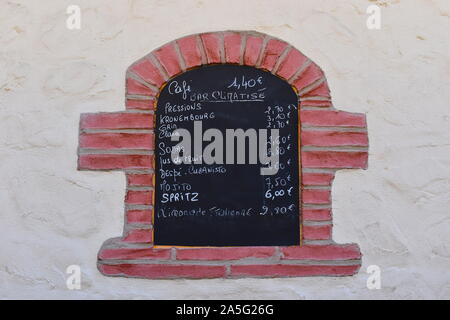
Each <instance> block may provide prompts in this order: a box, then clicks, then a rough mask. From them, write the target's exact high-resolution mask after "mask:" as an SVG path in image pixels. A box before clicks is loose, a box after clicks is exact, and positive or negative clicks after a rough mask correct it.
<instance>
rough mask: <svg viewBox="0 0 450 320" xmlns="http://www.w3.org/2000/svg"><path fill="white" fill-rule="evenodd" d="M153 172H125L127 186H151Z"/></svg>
mask: <svg viewBox="0 0 450 320" xmlns="http://www.w3.org/2000/svg"><path fill="white" fill-rule="evenodd" d="M153 177H154V176H153V174H127V178H128V185H129V186H140V187H151V186H153Z"/></svg>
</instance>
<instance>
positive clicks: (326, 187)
mask: <svg viewBox="0 0 450 320" xmlns="http://www.w3.org/2000/svg"><path fill="white" fill-rule="evenodd" d="M302 187H303V190H326V191H330V190H331V185H330V184H327V185H303V186H302Z"/></svg>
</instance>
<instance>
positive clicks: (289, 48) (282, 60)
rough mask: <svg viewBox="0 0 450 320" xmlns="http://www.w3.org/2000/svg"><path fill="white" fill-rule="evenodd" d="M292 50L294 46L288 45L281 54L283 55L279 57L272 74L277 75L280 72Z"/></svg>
mask: <svg viewBox="0 0 450 320" xmlns="http://www.w3.org/2000/svg"><path fill="white" fill-rule="evenodd" d="M292 50H293V48H292V46H291V45H289V44H288V45H287V46H286V48H284V49H283V52H281V54H280V55H279V56H278V58H277V61H276V62H275V65H274V66H273V69H272V71H271V72H270V73H272V74H276V73H277V72H278V70H279V69H280V66H281V64H282V63H283V62H284V60H285V59H286V57H287V56H288V54H289V53H290V52H291V51H292ZM286 81H287V80H286Z"/></svg>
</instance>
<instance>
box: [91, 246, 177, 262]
mask: <svg viewBox="0 0 450 320" xmlns="http://www.w3.org/2000/svg"><path fill="white" fill-rule="evenodd" d="M98 257H99V259H103V260H105V259H120V260H137V259H162V260H167V259H170V249H153V248H142V249H132V248H114V249H103V250H102V251H101V252H100V254H99V256H98Z"/></svg>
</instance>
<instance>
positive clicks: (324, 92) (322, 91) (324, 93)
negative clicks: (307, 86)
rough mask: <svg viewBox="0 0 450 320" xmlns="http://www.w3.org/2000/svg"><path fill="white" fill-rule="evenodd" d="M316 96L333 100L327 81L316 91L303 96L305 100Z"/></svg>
mask: <svg viewBox="0 0 450 320" xmlns="http://www.w3.org/2000/svg"><path fill="white" fill-rule="evenodd" d="M316 96H317V97H324V98H331V94H330V88H329V87H328V83H327V81H324V82H323V83H322V84H321V85H320V86H318V87H317V88H315V89H314V90H311V91H309V92H306V93H304V94H303V95H302V97H303V98H307V97H316Z"/></svg>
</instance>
